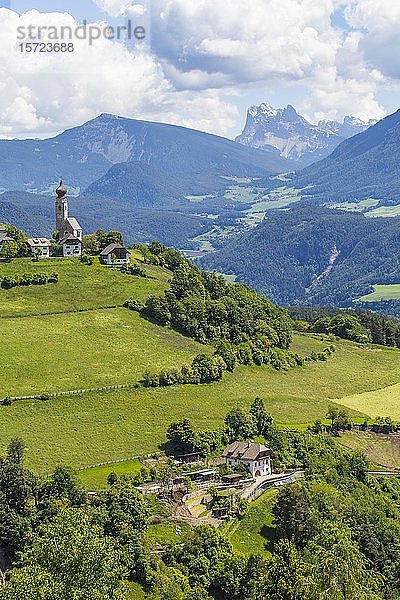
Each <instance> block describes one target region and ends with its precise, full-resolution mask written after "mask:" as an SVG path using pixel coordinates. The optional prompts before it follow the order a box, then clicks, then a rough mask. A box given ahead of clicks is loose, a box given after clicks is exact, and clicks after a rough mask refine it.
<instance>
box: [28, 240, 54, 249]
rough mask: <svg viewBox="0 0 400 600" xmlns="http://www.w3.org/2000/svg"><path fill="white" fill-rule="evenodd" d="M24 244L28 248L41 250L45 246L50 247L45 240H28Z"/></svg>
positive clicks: (48, 241)
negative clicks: (36, 247)
mask: <svg viewBox="0 0 400 600" xmlns="http://www.w3.org/2000/svg"><path fill="white" fill-rule="evenodd" d="M26 243H27V244H28V245H29V246H40V247H41V248H45V247H46V246H50V240H48V239H47V238H28V239H27V240H26Z"/></svg>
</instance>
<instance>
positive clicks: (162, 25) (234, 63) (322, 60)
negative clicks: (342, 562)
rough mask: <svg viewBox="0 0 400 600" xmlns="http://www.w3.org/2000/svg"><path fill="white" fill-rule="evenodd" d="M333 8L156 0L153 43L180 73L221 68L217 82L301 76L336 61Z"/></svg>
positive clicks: (290, 0)
mask: <svg viewBox="0 0 400 600" xmlns="http://www.w3.org/2000/svg"><path fill="white" fill-rule="evenodd" d="M332 11H333V2H332V1H331V0H328V1H326V2H323V3H321V2H320V1H317V0H304V1H302V2H298V1H297V0H252V1H251V3H250V2H240V1H238V0H224V2H215V1H214V0H196V1H195V0H154V1H153V3H152V15H153V19H152V45H153V48H154V50H155V52H156V54H157V55H158V56H160V57H162V58H164V59H165V60H167V61H168V62H170V63H171V64H172V65H173V66H174V67H175V69H177V70H178V71H180V72H181V73H189V74H191V73H192V72H193V71H199V70H200V71H204V72H206V73H217V72H220V73H222V74H223V76H221V82H220V85H221V86H223V85H225V83H226V77H229V79H230V83H232V84H243V83H246V82H257V81H265V80H266V79H269V78H271V77H279V78H281V79H287V80H296V79H298V80H300V79H302V78H304V77H307V76H310V75H311V74H312V73H313V72H314V71H315V70H318V69H319V68H321V66H326V65H330V64H332V63H333V62H334V60H335V53H336V49H337V46H338V44H339V43H340V35H339V34H338V32H336V31H335V30H334V29H333V28H332V27H331V26H330V15H331V13H332Z"/></svg>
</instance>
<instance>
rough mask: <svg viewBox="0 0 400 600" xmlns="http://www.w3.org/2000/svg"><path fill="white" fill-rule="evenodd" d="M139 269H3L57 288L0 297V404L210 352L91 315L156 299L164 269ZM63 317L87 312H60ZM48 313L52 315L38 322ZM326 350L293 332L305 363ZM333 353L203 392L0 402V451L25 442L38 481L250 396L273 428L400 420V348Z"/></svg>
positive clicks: (134, 323)
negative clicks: (141, 272)
mask: <svg viewBox="0 0 400 600" xmlns="http://www.w3.org/2000/svg"><path fill="white" fill-rule="evenodd" d="M146 269H147V271H148V273H149V275H151V277H149V278H148V279H144V278H139V277H132V276H129V275H123V274H122V273H119V272H118V271H116V270H109V269H107V268H106V267H103V266H101V265H100V264H98V263H95V264H94V265H92V266H85V265H83V264H81V263H80V262H79V261H71V260H60V259H57V260H54V261H53V260H51V261H49V262H46V261H42V262H40V263H39V264H37V263H32V262H31V261H28V260H17V261H13V262H12V263H11V264H7V265H4V264H3V265H1V266H0V270H2V272H3V273H9V274H13V273H14V274H15V273H17V272H21V273H22V272H26V271H29V270H48V271H50V272H51V271H56V272H58V273H59V277H60V281H59V283H57V284H53V285H45V286H29V287H23V288H22V287H21V288H14V289H12V290H9V291H6V290H0V339H1V344H0V360H1V363H2V365H3V369H2V370H1V372H0V396H2V397H5V396H6V395H21V396H22V395H29V394H42V393H46V392H47V393H51V392H57V391H65V390H73V389H84V388H98V387H104V386H107V385H122V384H134V383H136V382H138V380H139V379H140V378H141V376H142V375H143V373H144V372H145V371H146V370H147V369H149V370H155V371H159V370H161V369H163V368H171V367H178V366H180V365H182V364H184V363H188V362H190V361H191V359H192V358H193V357H194V356H195V355H196V354H198V353H199V352H208V351H210V350H211V349H210V348H209V347H206V346H202V345H200V344H198V343H196V342H195V341H193V340H191V339H189V338H187V337H184V336H182V335H179V334H178V333H176V332H174V331H172V330H170V329H168V328H163V327H159V326H156V325H153V324H152V323H149V322H147V321H146V320H144V319H142V318H141V317H140V316H139V315H138V314H137V313H135V312H132V311H128V310H127V309H124V308H109V309H105V308H99V307H101V306H109V305H120V304H122V303H123V302H124V301H125V300H126V299H127V298H128V297H135V298H138V299H140V300H142V301H143V300H145V299H146V297H147V296H148V295H149V294H154V293H162V291H163V290H164V289H166V287H167V286H168V280H169V277H170V275H169V273H168V272H167V271H165V270H164V269H161V268H156V267H148V266H147V265H146ZM70 310H84V311H85V312H62V311H70ZM44 312H46V313H51V314H48V315H47V316H44V315H40V313H44ZM57 312H61V314H54V313H57ZM32 314H33V315H36V316H28V315H32ZM330 343H331V342H330V341H329V340H328V339H326V338H324V336H320V335H305V334H295V336H294V340H293V344H292V349H293V350H295V351H297V352H299V353H301V354H303V355H304V356H305V355H309V354H310V353H311V352H312V351H313V350H314V351H316V352H318V351H321V350H323V349H324V348H326V346H327V345H329V344H330ZM335 346H336V348H337V351H336V352H335V354H334V355H333V356H331V357H330V358H329V360H328V361H327V362H321V361H317V362H311V363H309V364H308V365H305V366H304V367H297V368H292V369H290V370H288V371H282V372H278V371H275V370H274V369H272V368H271V367H270V366H263V367H257V366H251V367H244V366H241V367H238V368H237V369H236V370H235V372H234V373H225V375H224V378H223V380H222V381H221V382H216V383H213V384H210V385H197V386H196V385H187V386H184V385H179V386H174V387H170V388H158V389H144V388H134V387H130V388H125V389H118V390H104V391H96V392H86V393H80V394H71V395H66V396H57V397H52V398H50V399H49V400H34V399H30V400H22V401H17V402H15V403H13V404H12V405H11V406H0V440H1V447H2V448H3V449H4V447H5V446H6V445H7V443H8V441H9V440H10V439H11V438H13V437H16V436H18V437H21V438H23V439H24V440H25V442H26V444H27V464H28V466H30V467H32V468H33V469H34V470H36V471H37V472H40V473H49V472H51V470H52V469H53V468H54V467H55V466H56V465H57V464H64V465H71V466H73V467H75V468H78V467H84V466H89V465H93V464H97V463H100V462H106V461H109V460H122V459H129V458H130V457H132V456H139V455H143V454H146V453H149V452H154V451H156V450H157V449H158V448H159V445H160V444H162V443H163V442H164V441H165V431H166V429H167V427H168V425H169V424H170V423H171V422H172V421H174V420H177V419H179V418H184V417H187V418H189V419H190V420H191V421H192V422H193V424H194V426H195V427H198V428H214V427H219V426H221V425H222V423H223V418H224V416H225V414H226V413H227V412H228V411H229V410H230V409H231V408H234V407H236V406H242V407H248V406H249V405H250V403H251V402H252V401H253V400H254V398H255V397H256V396H257V395H259V396H261V397H263V398H264V400H265V402H266V406H267V409H268V410H269V411H270V412H271V414H272V415H273V417H274V419H275V421H276V422H277V423H280V424H287V425H295V426H297V427H304V426H305V424H307V423H310V422H313V421H314V420H316V419H322V418H324V416H325V414H326V412H327V409H328V407H329V405H330V404H331V403H332V402H336V403H337V404H340V405H345V406H347V407H349V408H350V409H351V411H352V414H353V415H354V416H358V417H363V416H364V415H370V416H371V415H372V416H375V415H377V414H380V415H386V414H390V415H391V416H392V417H394V418H397V416H398V415H399V418H400V413H399V412H398V408H397V400H396V394H395V392H393V390H396V388H392V387H390V386H395V384H398V383H399V375H398V374H399V372H400V351H399V350H395V349H390V348H381V347H375V346H372V345H371V346H368V347H366V346H360V345H357V344H353V343H350V342H345V341H337V342H335ZM399 385H400V384H399ZM121 465H122V466H120V467H116V468H118V469H119V468H121V469H124V468H127V469H128V470H129V469H131V470H132V469H133V471H134V467H133V465H132V464H129V463H125V464H121ZM107 469H108V467H106V468H98V470H97V471H96V470H90V471H85V472H81V477H83V478H84V479H85V478H86V481H85V485H87V486H89V487H90V486H97V487H99V486H102V485H104V481H105V480H106V476H107V474H108V473H109V470H107ZM111 470H113V469H111ZM133 471H132V472H133Z"/></svg>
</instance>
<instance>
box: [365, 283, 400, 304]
mask: <svg viewBox="0 0 400 600" xmlns="http://www.w3.org/2000/svg"><path fill="white" fill-rule="evenodd" d="M372 287H373V288H374V291H373V292H371V294H367V295H366V296H362V297H361V298H357V300H360V301H361V302H380V301H381V300H400V283H398V284H395V285H373V286H372Z"/></svg>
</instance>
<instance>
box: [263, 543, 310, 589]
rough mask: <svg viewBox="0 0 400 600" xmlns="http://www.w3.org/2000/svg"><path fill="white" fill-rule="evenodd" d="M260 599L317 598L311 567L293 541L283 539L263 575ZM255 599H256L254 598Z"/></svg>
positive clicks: (277, 545)
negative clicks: (264, 575)
mask: <svg viewBox="0 0 400 600" xmlns="http://www.w3.org/2000/svg"><path fill="white" fill-rule="evenodd" d="M258 599H259V600H317V596H316V594H315V588H314V585H313V581H312V577H311V576H310V569H309V568H308V566H307V564H306V563H305V562H304V560H303V559H302V557H301V555H300V553H299V552H298V551H297V549H296V547H295V545H294V544H293V542H290V541H289V540H281V541H279V542H278V543H277V544H276V546H275V553H274V555H273V557H272V560H271V562H270V563H269V565H268V567H267V573H266V577H262V578H261V581H260V585H259V589H258ZM254 600H255V599H254Z"/></svg>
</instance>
